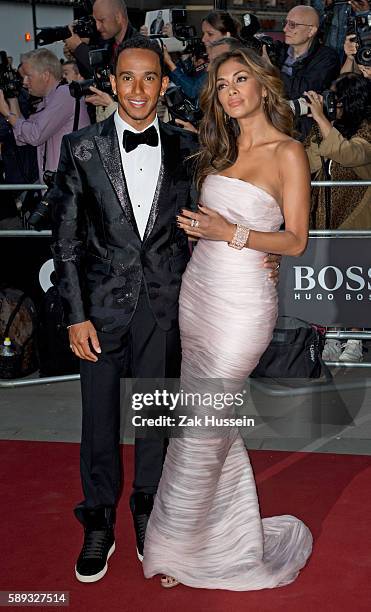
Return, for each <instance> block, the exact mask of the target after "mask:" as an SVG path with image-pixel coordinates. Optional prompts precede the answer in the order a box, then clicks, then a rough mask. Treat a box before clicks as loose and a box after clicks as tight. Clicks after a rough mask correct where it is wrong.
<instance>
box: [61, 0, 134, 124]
mask: <svg viewBox="0 0 371 612" xmlns="http://www.w3.org/2000/svg"><path fill="white" fill-rule="evenodd" d="M93 17H94V19H95V23H96V28H97V31H98V34H99V35H100V37H101V39H102V40H103V42H104V44H105V47H106V48H108V50H109V55H110V63H113V60H114V55H115V52H116V49H117V47H118V46H119V45H120V43H122V42H124V41H126V40H129V39H130V38H132V37H133V36H135V34H136V33H137V32H136V30H135V29H134V28H133V27H132V25H131V24H130V22H129V19H128V13H127V7H126V3H125V1H124V0H95V2H94V5H93ZM70 30H71V32H73V26H70ZM64 42H65V45H66V47H67V48H68V49H69V51H70V52H71V53H73V55H74V57H75V60H76V63H77V65H78V67H79V71H80V74H82V76H83V77H84V78H86V79H89V78H91V77H92V76H93V73H92V68H91V65H90V61H89V51H90V46H89V44H87V42H86V41H84V40H82V39H81V38H80V37H79V36H78V35H77V34H75V33H73V35H72V36H71V37H70V38H67V39H66V40H65V41H64ZM91 90H92V92H93V93H92V95H91V96H88V97H86V102H88V103H89V104H93V105H94V106H97V107H102V108H103V109H105V111H102V108H101V109H98V110H97V120H98V121H101V120H103V119H105V118H106V117H108V116H109V115H110V114H112V113H113V112H114V111H115V110H116V108H117V104H116V102H114V100H113V98H112V97H111V96H110V95H109V94H107V93H105V92H102V91H100V90H99V89H98V88H96V87H92V89H91Z"/></svg>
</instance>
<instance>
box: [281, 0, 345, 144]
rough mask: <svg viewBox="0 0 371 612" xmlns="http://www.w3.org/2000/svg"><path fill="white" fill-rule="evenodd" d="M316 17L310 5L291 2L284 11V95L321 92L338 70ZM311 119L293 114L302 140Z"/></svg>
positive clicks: (336, 58) (336, 55)
mask: <svg viewBox="0 0 371 612" xmlns="http://www.w3.org/2000/svg"><path fill="white" fill-rule="evenodd" d="M318 27H319V17H318V13H317V11H316V10H315V9H314V8H312V7H310V6H301V5H299V6H295V7H294V8H293V9H291V11H289V13H288V14H287V18H286V20H285V25H284V28H283V31H284V34H285V44H286V45H287V46H286V51H285V54H284V57H283V60H282V63H281V66H280V69H281V77H282V80H283V82H284V85H285V90H286V94H287V97H288V98H289V99H290V100H293V101H294V100H297V99H299V98H301V97H302V96H303V93H304V91H306V90H314V91H317V92H322V91H323V90H324V89H326V88H327V87H329V86H330V84H331V82H332V81H333V80H334V79H335V78H336V77H337V76H338V74H339V71H340V60H339V57H338V54H337V53H336V51H334V49H330V48H329V47H325V46H324V45H321V44H320V42H319V40H318ZM312 124H313V121H312V119H310V118H308V117H307V116H305V117H302V116H298V115H297V120H296V124H295V127H296V129H297V130H298V132H299V134H300V139H301V140H304V138H305V136H306V135H307V134H308V133H309V131H310V129H311V127H312Z"/></svg>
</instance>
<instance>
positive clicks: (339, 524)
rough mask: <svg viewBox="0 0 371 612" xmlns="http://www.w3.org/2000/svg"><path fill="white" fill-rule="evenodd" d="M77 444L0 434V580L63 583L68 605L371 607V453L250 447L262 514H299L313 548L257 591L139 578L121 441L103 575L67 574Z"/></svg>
mask: <svg viewBox="0 0 371 612" xmlns="http://www.w3.org/2000/svg"><path fill="white" fill-rule="evenodd" d="M78 452H79V448H78V445H77V444H62V443H46V442H21V441H1V442H0V465H1V468H0V470H1V472H0V473H1V498H0V499H1V534H0V538H1V539H0V542H1V544H0V546H1V548H0V550H1V554H0V558H1V561H0V564H1V572H0V576H1V582H0V590H3V591H4V590H7V591H8V590H12V589H14V590H15V589H17V590H33V591H34V590H43V591H45V590H51V591H69V592H70V606H69V608H64V609H68V610H71V611H73V612H75V611H76V612H77V611H78V612H86V611H92V612H95V611H96V612H111V611H112V612H114V611H116V610H120V612H124V611H125V612H126V611H128V612H134V611H142V610H143V611H148V612H149V611H150V612H157V611H160V610H161V611H164V612H165V611H174V612H183V611H186V612H193V611H194V610H195V611H197V612H199V611H204V610H205V611H209V610H210V611H213V612H229V611H231V612H232V611H233V612H239V610H241V611H242V610H243V611H246V612H276V611H277V612H335V611H336V612H339V611H340V612H342V611H344V612H345V611H346V612H348V611H350V610H357V612H358V611H366V610H367V612H369V610H370V609H371V586H370V583H371V579H370V578H371V551H370V547H371V538H370V535H371V495H370V491H371V456H353V455H330V454H305V453H288V452H271V451H254V452H251V459H252V463H253V466H254V469H255V474H256V478H257V483H258V489H259V497H260V504H261V510H262V514H263V516H269V515H272V514H295V515H296V516H298V517H300V518H301V519H302V520H304V521H305V522H306V523H307V525H308V526H309V528H310V529H311V530H312V532H313V535H314V540H315V543H314V552H313V555H312V558H311V560H310V562H309V564H308V566H307V567H306V568H305V569H304V570H303V572H302V574H301V575H300V577H299V578H298V580H297V581H296V582H294V583H293V584H292V585H289V586H287V587H283V588H280V589H274V590H264V591H257V592H246V593H232V592H227V591H208V590H195V589H191V588H187V587H184V586H179V587H176V588H175V589H171V590H165V589H163V588H162V587H161V586H160V585H159V580H158V578H156V579H152V580H145V579H144V578H143V575H142V573H141V566H140V564H139V562H138V561H137V559H136V555H135V548H134V536H133V529H132V525H131V517H130V515H129V511H128V495H129V489H130V480H131V474H132V463H133V450H132V447H125V467H126V475H127V483H126V487H125V491H124V497H123V499H122V500H121V503H120V507H119V513H118V524H117V533H116V537H117V548H116V552H115V554H114V555H113V556H112V558H111V561H110V570H109V573H108V574H107V575H106V576H105V578H103V580H102V581H101V582H98V583H96V584H91V585H84V584H80V583H78V582H77V581H76V580H75V578H74V574H73V566H74V561H75V557H76V555H77V553H78V551H79V548H80V544H81V528H80V526H79V524H78V523H77V522H76V521H75V519H74V518H73V514H72V507H73V505H74V503H75V502H77V501H79V500H80V499H81V492H80V483H79V474H78Z"/></svg>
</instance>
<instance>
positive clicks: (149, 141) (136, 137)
mask: <svg viewBox="0 0 371 612" xmlns="http://www.w3.org/2000/svg"><path fill="white" fill-rule="evenodd" d="M122 144H123V146H124V149H125V151H126V153H130V151H134V149H136V148H137V146H138V145H140V144H145V145H148V146H149V147H157V145H158V134H157V130H156V128H155V126H154V125H151V127H149V128H147V129H146V130H144V132H139V133H137V134H136V133H134V132H129V130H125V131H124V135H123V138H122Z"/></svg>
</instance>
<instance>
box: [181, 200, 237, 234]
mask: <svg viewBox="0 0 371 612" xmlns="http://www.w3.org/2000/svg"><path fill="white" fill-rule="evenodd" d="M198 208H199V211H200V212H198V213H196V212H193V211H191V210H185V209H183V210H182V211H181V212H182V214H181V215H178V216H177V225H178V227H180V228H181V229H183V230H184V231H185V233H186V234H187V236H191V237H193V238H205V239H206V240H223V241H224V242H231V240H232V238H233V236H234V233H235V231H236V226H235V225H234V224H233V223H230V222H229V221H227V219H225V218H224V217H222V215H220V214H219V213H217V212H215V210H212V209H211V208H208V207H207V206H203V204H199V205H198Z"/></svg>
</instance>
